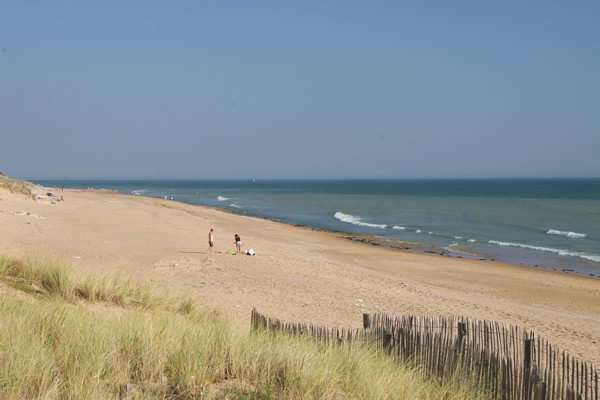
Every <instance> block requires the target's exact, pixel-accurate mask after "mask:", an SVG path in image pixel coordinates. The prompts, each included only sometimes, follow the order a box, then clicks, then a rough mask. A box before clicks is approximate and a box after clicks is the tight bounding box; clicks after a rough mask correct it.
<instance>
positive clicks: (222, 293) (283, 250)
mask: <svg viewBox="0 0 600 400" xmlns="http://www.w3.org/2000/svg"><path fill="white" fill-rule="evenodd" d="M47 191H52V189H45V188H38V194H41V195H44V194H45V193H46V192H47ZM55 193H56V194H57V195H59V197H60V196H61V195H62V196H63V197H64V199H65V200H64V201H62V202H60V201H59V202H55V204H51V202H50V201H48V199H47V198H44V199H42V200H37V201H34V200H32V199H29V198H26V197H24V196H21V195H17V194H13V193H10V192H8V191H6V190H4V189H0V198H1V200H0V253H2V254H9V255H12V256H15V257H30V256H32V257H48V256H50V257H57V258H59V259H64V260H66V261H68V262H69V263H70V264H72V265H73V266H74V268H75V269H76V270H81V271H85V272H89V273H94V274H102V275H104V274H106V273H110V272H113V271H120V272H121V273H122V274H123V275H124V276H130V277H132V279H134V280H137V281H139V282H152V283H153V285H154V286H155V287H156V288H157V289H160V290H168V291H169V292H170V293H171V294H174V295H189V296H191V297H192V298H194V299H195V300H197V301H198V302H199V303H201V304H205V305H207V306H209V307H212V308H215V309H217V310H219V311H221V312H223V313H225V314H228V315H230V316H232V317H233V318H235V319H237V320H238V321H240V322H241V323H244V324H248V323H249V320H250V311H251V310H252V308H254V307H256V308H257V309H258V310H259V311H260V312H262V313H264V314H266V315H269V316H273V317H278V318H281V319H283V320H286V321H294V322H307V323H316V324H324V325H331V326H333V325H337V326H353V327H360V326H361V323H362V313H363V312H387V313H392V314H416V315H463V316H470V317H474V318H479V319H489V320H496V321H500V322H503V323H507V324H513V325H519V326H522V327H524V328H527V329H533V330H535V331H536V332H538V333H539V334H541V335H543V336H544V337H545V338H547V339H549V340H550V341H551V342H552V343H553V344H554V345H556V346H558V347H560V348H562V349H564V350H566V351H568V352H570V353H571V354H573V355H576V356H579V357H581V358H583V359H585V360H588V361H592V362H594V363H595V364H597V365H598V364H600V279H599V278H594V277H587V276H581V275H576V274H568V273H564V272H558V271H549V270H543V269H540V268H532V267H523V266H518V265H511V264H506V263H500V262H493V261H482V260H465V259H457V258H450V257H441V256H439V255H432V254H417V253H412V252H405V251H400V250H395V249H387V248H383V247H378V246H372V245H369V244H365V243H360V242H356V241H350V240H347V239H344V238H343V237H341V236H342V235H338V234H335V233H330V232H322V231H317V230H311V229H307V228H303V227H296V226H290V225H287V224H283V223H278V222H274V221H269V220H264V219H259V218H253V217H247V216H242V215H233V214H228V213H226V212H223V211H220V210H216V209H212V208H208V207H201V206H195V205H188V204H183V203H179V202H175V201H171V200H163V199H154V198H147V197H141V196H130V195H123V194H116V193H112V192H110V191H76V190H73V189H66V190H65V191H64V192H55ZM27 213H29V215H27ZM33 214H35V215H36V217H34V216H33ZM210 228H214V229H215V248H214V252H213V253H212V254H207V249H208V231H209V230H210ZM236 233H237V234H239V235H240V236H241V239H242V242H243V245H242V248H243V249H249V248H252V249H254V250H255V251H256V253H257V255H256V256H246V255H242V254H238V255H232V254H230V252H231V251H234V250H235V245H234V234H236Z"/></svg>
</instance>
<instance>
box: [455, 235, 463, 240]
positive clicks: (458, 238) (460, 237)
mask: <svg viewBox="0 0 600 400" xmlns="http://www.w3.org/2000/svg"><path fill="white" fill-rule="evenodd" d="M462 238H463V237H462V236H454V239H456V240H461V239H462Z"/></svg>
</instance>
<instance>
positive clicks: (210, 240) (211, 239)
mask: <svg viewBox="0 0 600 400" xmlns="http://www.w3.org/2000/svg"><path fill="white" fill-rule="evenodd" d="M214 242H215V235H214V232H213V228H210V232H208V250H207V251H206V252H207V253H212V249H213V244H214Z"/></svg>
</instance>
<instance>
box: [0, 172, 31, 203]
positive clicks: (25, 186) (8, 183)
mask: <svg viewBox="0 0 600 400" xmlns="http://www.w3.org/2000/svg"><path fill="white" fill-rule="evenodd" d="M34 186H35V185H34V184H33V183H31V182H27V181H22V180H18V179H13V178H10V177H8V176H6V175H4V174H3V173H2V172H0V188H4V189H8V190H9V191H10V192H13V193H19V194H22V195H24V196H28V197H31V198H33V194H32V193H31V189H32V188H33V187H34Z"/></svg>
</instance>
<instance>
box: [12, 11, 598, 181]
mask: <svg viewBox="0 0 600 400" xmlns="http://www.w3.org/2000/svg"><path fill="white" fill-rule="evenodd" d="M0 171H3V172H4V173H6V174H8V175H11V176H14V177H22V178H34V177H36V178H41V177H55V178H64V177H72V178H75V177H87V178H90V177H91V178H99V177H108V178H136V177H137V178H139V177H145V178H216V179H222V178H232V179H233V178H241V179H246V178H446V177H465V178H470V177H577V176H594V177H598V176H600V1H597V0H595V1H574V2H571V1H562V2H554V1H524V2H523V1H507V2H506V1H497V2H490V1H472V2H461V1H443V2H442V1H439V2H431V1H428V2H423V1H414V2H400V1H389V2H382V1H373V2H371V1H297V2H291V1H257V2H254V1H236V2H232V1H23V0H2V1H1V2H0Z"/></svg>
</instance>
